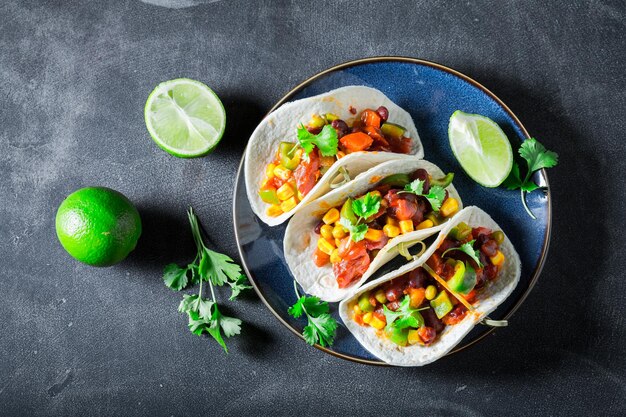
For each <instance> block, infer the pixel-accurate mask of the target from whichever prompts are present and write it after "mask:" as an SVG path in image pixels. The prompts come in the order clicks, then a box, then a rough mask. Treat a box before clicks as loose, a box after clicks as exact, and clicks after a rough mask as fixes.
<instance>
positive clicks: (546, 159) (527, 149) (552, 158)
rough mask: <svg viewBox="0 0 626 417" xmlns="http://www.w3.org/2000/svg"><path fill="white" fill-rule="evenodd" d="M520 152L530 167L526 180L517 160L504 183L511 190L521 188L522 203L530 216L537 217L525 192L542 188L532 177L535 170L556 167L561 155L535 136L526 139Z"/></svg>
mask: <svg viewBox="0 0 626 417" xmlns="http://www.w3.org/2000/svg"><path fill="white" fill-rule="evenodd" d="M519 154H520V156H521V157H522V158H523V159H524V160H526V165H527V167H528V171H527V172H526V176H525V177H524V180H522V179H521V178H522V177H521V173H520V167H519V165H518V164H517V162H513V168H512V169H511V173H510V174H509V176H508V178H507V179H506V180H505V181H504V183H503V184H502V185H504V186H505V187H506V188H508V189H509V190H517V189H519V190H520V195H521V198H522V204H523V205H524V208H525V209H526V212H527V213H528V214H529V215H530V217H532V218H533V219H536V217H535V215H534V214H533V213H532V211H530V209H529V208H528V205H527V204H526V194H525V193H530V192H533V191H535V190H536V189H538V188H540V186H539V185H537V184H536V183H535V182H534V181H532V180H531V179H530V178H531V177H532V175H533V173H534V172H535V171H538V170H540V169H542V168H552V167H555V166H556V165H557V164H558V162H559V155H558V154H557V153H556V152H552V151H549V150H547V149H546V147H545V146H543V145H542V144H541V143H539V141H537V139H535V138H530V139H526V140H525V141H524V142H523V143H522V145H521V146H520V148H519Z"/></svg>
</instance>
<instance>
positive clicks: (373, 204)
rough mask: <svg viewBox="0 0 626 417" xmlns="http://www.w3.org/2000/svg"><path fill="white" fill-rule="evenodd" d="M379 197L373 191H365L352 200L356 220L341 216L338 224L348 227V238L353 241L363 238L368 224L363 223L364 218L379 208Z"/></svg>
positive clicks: (376, 211)
mask: <svg viewBox="0 0 626 417" xmlns="http://www.w3.org/2000/svg"><path fill="white" fill-rule="evenodd" d="M381 200H382V199H381V197H380V196H379V195H376V194H373V193H367V194H365V195H364V196H363V197H361V198H356V199H354V200H353V201H352V205H351V207H350V208H351V209H352V212H353V213H354V215H355V217H356V222H354V223H353V222H352V220H350V219H348V218H346V217H341V219H339V224H341V225H342V226H343V227H345V228H346V229H348V231H349V232H350V239H352V240H353V241H354V242H359V241H361V240H363V239H365V234H366V233H367V229H368V226H367V224H365V220H366V219H367V218H369V217H371V216H373V215H374V214H376V213H378V210H380V202H381Z"/></svg>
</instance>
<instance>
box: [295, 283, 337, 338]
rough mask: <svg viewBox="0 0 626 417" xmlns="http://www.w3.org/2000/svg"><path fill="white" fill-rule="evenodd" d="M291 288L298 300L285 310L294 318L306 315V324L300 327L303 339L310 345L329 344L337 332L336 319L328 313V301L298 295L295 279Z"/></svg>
mask: <svg viewBox="0 0 626 417" xmlns="http://www.w3.org/2000/svg"><path fill="white" fill-rule="evenodd" d="M293 288H294V291H295V293H296V296H297V297H298V301H296V303H295V304H294V305H292V306H291V307H289V310H287V312H288V313H289V315H290V316H292V317H295V318H299V317H301V316H302V315H303V314H304V315H306V318H307V325H306V326H304V329H302V336H304V340H305V341H306V342H307V343H308V344H309V345H311V346H313V345H314V344H316V343H319V344H320V346H331V345H332V344H333V342H334V341H335V335H336V333H337V320H335V319H334V318H333V316H331V315H330V314H329V307H328V303H327V302H326V301H321V300H320V299H319V298H317V297H307V296H300V293H299V292H298V286H297V284H296V282H295V281H294V282H293Z"/></svg>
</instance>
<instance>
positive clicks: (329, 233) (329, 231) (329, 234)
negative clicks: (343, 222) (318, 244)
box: [320, 224, 333, 240]
mask: <svg viewBox="0 0 626 417" xmlns="http://www.w3.org/2000/svg"><path fill="white" fill-rule="evenodd" d="M320 235H322V237H324V239H328V240H332V239H333V227H332V226H331V225H329V224H325V225H324V226H322V227H321V228H320Z"/></svg>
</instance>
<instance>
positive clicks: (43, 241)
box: [0, 0, 626, 416]
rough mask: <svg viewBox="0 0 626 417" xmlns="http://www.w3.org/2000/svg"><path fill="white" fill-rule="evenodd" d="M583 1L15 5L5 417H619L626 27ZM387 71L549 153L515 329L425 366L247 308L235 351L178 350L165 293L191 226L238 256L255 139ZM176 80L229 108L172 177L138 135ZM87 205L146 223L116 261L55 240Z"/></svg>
mask: <svg viewBox="0 0 626 417" xmlns="http://www.w3.org/2000/svg"><path fill="white" fill-rule="evenodd" d="M390 3H391V2H390ZM570 3H571V2H566V1H562V2H549V3H548V2H543V1H511V2H501V1H485V2H482V1H481V2H474V1H471V2H465V1H463V2H423V1H420V2H409V1H407V2H402V3H401V2H393V4H389V5H385V4H384V2H380V1H379V2H372V1H361V2H358V4H357V2H345V1H329V2H326V3H321V2H305V1H301V2H297V1H280V2H279V1H233V0H228V1H221V2H211V1H207V0H182V1H175V0H145V1H144V2H141V1H132V0H128V1H125V2H121V1H115V2H104V1H102V2H96V1H83V2H66V1H50V2H36V1H18V0H5V1H3V2H2V3H1V4H0V16H1V18H0V57H1V58H0V82H1V85H2V95H0V122H1V124H0V126H1V127H0V145H1V146H2V153H1V154H0V173H1V174H2V180H1V181H0V202H1V203H0V216H1V219H2V221H1V222H0V258H1V259H2V261H1V263H0V274H1V276H0V317H2V320H1V321H0V335H1V336H0V410H2V412H1V414H3V415H11V416H13V415H20V414H24V415H82V416H90V415H94V416H96V415H107V416H114V415H125V416H127V415H146V416H156V415H165V416H169V415H176V416H178V415H190V414H196V415H216V414H218V413H219V414H224V415H230V414H234V415H250V414H256V413H259V414H264V413H268V412H269V411H270V410H275V412H274V414H277V415H320V414H331V413H332V414H347V413H351V414H370V413H372V412H375V411H376V412H381V413H383V414H385V415H407V411H409V410H414V411H415V412H419V413H420V414H422V415H447V416H449V415H472V416H473V415H493V416H501V415H520V416H522V415H523V416H527V415H576V414H577V415H590V414H598V415H620V414H621V415H623V414H625V413H626V405H625V404H624V401H625V400H624V398H625V395H626V392H625V391H626V351H625V349H624V346H623V342H624V340H626V325H625V322H624V314H625V312H626V311H625V309H624V294H625V293H626V283H625V282H626V281H624V279H623V278H624V273H623V271H624V269H625V268H626V263H625V261H624V255H623V254H624V253H625V251H626V245H625V243H624V238H623V230H624V229H625V228H626V223H625V221H624V202H623V197H624V195H625V194H626V183H625V180H624V178H625V176H626V170H625V168H626V163H625V162H624V159H623V158H624V156H625V150H626V149H625V148H626V146H625V145H624V131H625V129H626V126H625V123H624V117H623V115H622V113H623V110H624V108H626V82H625V77H624V69H623V65H624V61H625V59H624V58H625V57H626V52H625V51H626V42H625V39H626V38H625V37H624V32H625V30H626V24H625V18H626V7H625V6H624V3H623V2H621V1H591V2H585V3H584V4H583V3H582V2H581V3H580V4H578V2H575V3H576V4H573V3H572V4H570ZM187 6H190V7H187ZM374 55H407V56H415V57H420V58H425V59H431V60H434V61H437V62H441V63H444V64H447V65H449V66H452V67H454V68H456V69H459V70H460V71H462V72H465V73H466V74H468V75H470V76H472V77H474V78H475V79H477V80H478V81H480V82H482V83H483V84H484V85H486V86H487V87H488V88H490V89H491V90H492V91H494V92H495V93H496V94H497V95H499V96H500V97H501V98H502V99H503V100H504V101H505V102H506V103H507V104H508V105H509V106H510V107H511V108H512V110H513V111H514V112H516V113H517V115H518V116H519V117H520V118H521V120H522V122H523V123H524V124H525V125H526V127H527V128H528V129H529V131H530V132H531V133H532V134H534V135H536V136H537V137H538V138H540V139H541V140H542V141H543V142H544V143H545V144H546V145H547V146H548V147H550V148H552V149H554V150H556V151H558V152H559V154H560V156H561V162H560V165H559V167H558V168H557V169H553V170H551V172H550V181H551V185H552V187H553V196H554V203H553V204H554V225H553V226H554V227H553V238H552V245H551V248H550V255H549V257H548V261H547V263H546V267H545V269H544V272H543V274H542V276H541V279H540V280H539V282H538V284H537V286H536V288H535V290H534V291H533V292H532V293H531V295H530V296H529V298H528V299H527V301H526V302H525V304H524V305H523V306H522V307H521V309H520V310H519V311H518V313H516V315H515V317H514V320H513V321H512V323H511V326H510V327H509V328H508V329H506V330H504V331H500V332H497V333H496V334H495V335H493V336H490V337H488V338H487V340H485V341H483V342H481V343H480V344H479V345H477V346H475V347H473V348H472V349H470V350H467V351H466V352H463V353H461V354H458V355H455V356H453V357H450V358H445V359H443V360H441V361H440V362H438V363H436V364H434V365H431V366H428V367H425V368H423V369H392V368H374V367H367V366H364V365H358V364H353V363H350V362H347V361H344V360H341V359H337V358H334V357H331V356H329V355H326V354H324V353H322V352H320V351H317V350H315V349H312V348H310V347H308V346H307V345H305V344H304V343H303V342H302V341H301V340H299V339H298V338H296V337H294V336H293V335H292V334H290V333H289V331H288V330H286V329H285V328H284V327H282V326H281V325H280V324H279V322H278V321H277V320H276V319H275V318H274V317H273V316H272V315H271V314H270V313H269V311H268V310H267V309H266V308H265V307H264V306H263V304H262V303H261V302H260V301H259V300H257V299H256V298H255V296H253V295H250V296H248V297H247V298H245V299H244V300H243V301H242V302H240V303H237V304H235V305H233V307H232V310H233V311H234V313H236V314H237V315H238V316H240V317H241V318H242V319H244V320H245V322H246V328H245V335H244V336H243V337H239V338H236V339H233V340H230V347H231V353H230V355H228V356H226V355H223V354H222V353H221V352H220V351H219V349H218V347H217V346H216V345H215V344H214V343H211V342H209V341H208V340H206V339H202V338H198V337H195V336H193V335H191V334H190V333H189V332H188V331H187V330H186V328H185V319H184V317H183V316H181V315H179V314H178V313H177V311H176V307H177V304H178V302H179V298H180V296H179V295H178V294H174V293H173V292H171V291H169V290H168V289H167V288H165V287H164V286H163V283H162V281H161V278H160V273H161V269H162V267H163V266H164V265H165V264H166V263H168V262H171V261H178V262H180V263H182V262H184V261H186V260H187V259H188V256H189V255H190V254H191V253H192V251H193V249H192V243H191V240H190V239H189V232H188V227H187V224H186V219H185V208H186V207H187V206H188V205H190V204H191V205H193V206H194V207H195V208H196V211H197V212H198V213H199V215H200V216H201V218H202V219H203V220H204V224H205V226H206V228H207V230H208V231H209V233H211V234H212V236H213V237H214V241H215V243H216V244H217V246H218V247H219V249H221V250H223V251H224V252H226V253H228V254H230V255H232V256H234V255H235V254H236V247H235V242H234V238H233V231H232V230H231V229H232V228H231V226H229V225H228V224H229V223H230V218H231V194H232V184H233V177H234V174H235V172H236V169H237V165H238V162H239V159H240V156H241V154H242V152H243V149H244V146H245V143H246V139H247V137H248V136H249V134H250V133H251V131H252V129H253V127H254V126H255V125H256V123H258V121H259V120H260V118H261V117H262V115H263V114H264V112H265V111H267V109H269V107H270V106H271V105H272V103H274V102H275V101H276V100H277V99H278V98H280V96H281V95H282V94H284V93H285V92H286V91H288V90H289V89H290V88H291V87H292V86H293V85H295V84H296V83H298V82H299V81H301V80H303V79H304V78H306V77H308V76H309V75H312V74H314V73H315V72H317V71H319V70H322V69H325V68H327V67H329V66H331V65H333V64H337V63H340V62H343V61H346V60H350V59H354V58H360V57H366V56H374ZM180 76H187V77H191V78H195V79H198V80H201V81H204V82H206V83H207V84H209V85H210V86H211V87H213V88H214V89H215V91H216V92H217V93H218V94H219V95H220V97H221V98H222V99H223V101H224V104H225V106H226V110H227V113H228V121H229V123H228V127H227V132H226V136H225V138H224V140H223V142H222V144H221V145H220V147H219V148H218V149H217V151H216V152H215V153H213V154H212V155H210V156H208V157H206V158H202V159H195V160H180V159H176V158H173V157H170V156H169V155H167V154H166V153H164V152H162V151H161V150H159V149H158V148H157V147H156V146H155V145H154V144H153V142H152V141H151V140H150V138H149V137H148V134H147V132H146V129H145V126H144V122H143V105H144V102H145V99H146V97H147V95H148V93H149V92H150V91H151V89H152V88H153V87H154V86H155V85H156V84H157V83H158V82H160V81H163V80H166V79H170V78H174V77H180ZM87 185H105V186H109V187H112V188H115V189H117V190H119V191H121V192H123V193H124V194H126V195H127V196H128V197H129V198H130V199H131V200H133V201H134V202H135V203H136V205H137V206H138V208H139V210H140V212H141V214H142V218H143V221H144V230H145V232H144V235H143V237H142V239H141V241H140V245H139V247H138V248H137V250H136V251H135V252H134V253H133V254H132V255H131V256H130V257H129V259H128V260H127V261H126V262H124V263H122V264H121V265H118V266H115V267H112V268H107V269H96V268H91V267H87V266H83V265H80V264H78V263H77V262H74V261H73V260H72V259H70V258H69V256H68V255H67V254H66V253H65V252H64V251H63V249H62V248H61V246H60V245H59V244H58V242H57V240H56V236H55V232H54V214H55V211H56V208H57V206H58V204H59V203H60V202H61V201H62V199H63V198H64V197H65V196H66V195H67V194H69V193H70V192H72V191H74V190H75V189H76V188H79V187H83V186H87Z"/></svg>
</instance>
